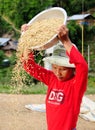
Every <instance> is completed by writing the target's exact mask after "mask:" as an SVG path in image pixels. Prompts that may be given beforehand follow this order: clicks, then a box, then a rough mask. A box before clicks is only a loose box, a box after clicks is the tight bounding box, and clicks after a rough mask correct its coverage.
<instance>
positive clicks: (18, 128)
mask: <svg viewBox="0 0 95 130" xmlns="http://www.w3.org/2000/svg"><path fill="white" fill-rule="evenodd" d="M87 97H89V98H90V99H92V100H93V101H95V95H89V96H87ZM44 101H45V95H11V94H9V95H8V94H0V130H46V118H45V113H42V112H37V111H31V110H28V109H26V108H25V105H27V104H39V103H44ZM77 130H95V123H92V122H88V121H85V120H84V119H81V118H80V117H79V120H78V125H77Z"/></svg>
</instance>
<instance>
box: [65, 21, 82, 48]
mask: <svg viewBox="0 0 95 130" xmlns="http://www.w3.org/2000/svg"><path fill="white" fill-rule="evenodd" d="M67 26H68V28H69V37H70V39H71V41H72V42H73V43H74V44H76V46H77V47H78V49H79V50H81V27H80V26H79V25H78V24H76V22H75V21H70V22H69V23H68V25H67Z"/></svg>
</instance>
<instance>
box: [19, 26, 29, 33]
mask: <svg viewBox="0 0 95 130" xmlns="http://www.w3.org/2000/svg"><path fill="white" fill-rule="evenodd" d="M28 27H29V25H28V24H23V25H22V26H21V32H25V31H26V30H27V29H28Z"/></svg>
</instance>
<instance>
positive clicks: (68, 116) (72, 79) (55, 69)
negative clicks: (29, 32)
mask: <svg viewBox="0 0 95 130" xmlns="http://www.w3.org/2000/svg"><path fill="white" fill-rule="evenodd" d="M24 28H25V26H24V25H23V26H22V27H21V30H23V31H24ZM68 33H69V30H68V28H67V27H66V26H65V25H62V26H60V28H59V29H58V30H57V34H58V38H59V41H61V42H62V44H61V45H57V46H56V47H55V49H54V51H53V55H52V56H49V57H46V58H44V60H45V61H48V62H49V63H50V64H51V66H52V70H47V69H45V68H44V67H42V66H40V65H39V64H37V63H36V62H35V60H34V56H33V52H30V53H29V56H28V61H25V60H24V59H23V61H22V64H23V67H24V69H25V71H26V72H27V73H28V74H30V75H31V76H33V77H34V78H36V79H37V80H39V81H41V82H43V83H44V84H45V85H46V86H47V87H48V88H47V95H46V101H45V102H46V119H47V129H48V130H76V127H77V121H78V115H79V112H80V105H81V101H82V97H83V95H84V93H85V91H86V88H87V77H88V65H87V63H86V61H85V59H84V58H83V56H82V55H81V53H80V52H79V50H78V49H77V48H76V47H75V46H74V44H72V42H71V40H70V38H69V34H68ZM64 48H65V50H66V54H65V56H64Z"/></svg>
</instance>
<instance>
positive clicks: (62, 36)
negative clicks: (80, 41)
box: [57, 25, 70, 43]
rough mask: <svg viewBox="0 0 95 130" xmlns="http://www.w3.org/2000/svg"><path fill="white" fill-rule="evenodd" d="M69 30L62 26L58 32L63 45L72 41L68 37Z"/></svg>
mask: <svg viewBox="0 0 95 130" xmlns="http://www.w3.org/2000/svg"><path fill="white" fill-rule="evenodd" d="M68 32H69V30H68V28H67V27H66V26H65V25H62V26H60V28H59V29H58V31H57V34H58V38H59V40H60V41H62V43H65V42H68V41H70V39H69V36H68Z"/></svg>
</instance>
